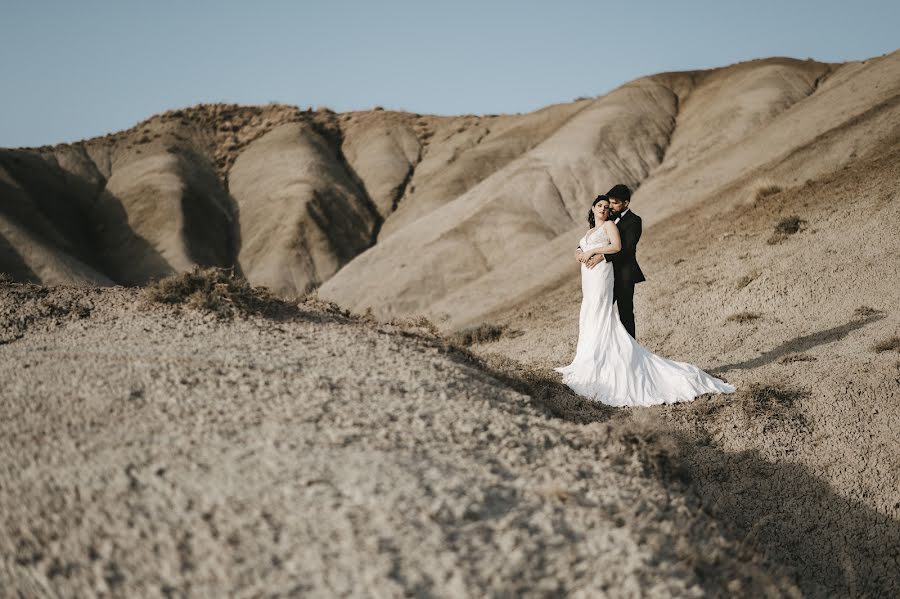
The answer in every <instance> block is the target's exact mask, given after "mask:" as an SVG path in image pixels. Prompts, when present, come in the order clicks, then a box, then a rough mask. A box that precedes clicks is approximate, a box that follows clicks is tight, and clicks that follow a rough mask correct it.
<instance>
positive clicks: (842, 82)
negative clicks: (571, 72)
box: [0, 52, 900, 597]
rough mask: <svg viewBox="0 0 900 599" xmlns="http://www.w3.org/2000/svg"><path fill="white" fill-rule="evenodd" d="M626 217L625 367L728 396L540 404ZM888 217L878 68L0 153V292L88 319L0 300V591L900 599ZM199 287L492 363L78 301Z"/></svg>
mask: <svg viewBox="0 0 900 599" xmlns="http://www.w3.org/2000/svg"><path fill="white" fill-rule="evenodd" d="M620 181H621V182H626V183H629V184H631V185H633V186H635V187H636V188H637V191H636V193H635V197H634V202H633V208H634V210H635V211H636V212H637V213H639V214H640V215H641V216H642V217H643V219H644V225H645V226H644V235H643V237H642V240H641V245H640V246H639V259H640V261H641V265H642V267H643V269H644V271H645V272H646V274H647V277H648V281H647V282H646V283H643V284H641V285H639V286H638V288H637V291H636V297H635V299H636V314H637V322H638V331H637V334H638V339H639V341H640V342H641V343H642V344H644V345H645V346H647V347H649V348H650V349H652V350H653V351H656V352H659V353H661V354H663V355H666V356H667V357H671V358H674V359H678V360H684V361H690V362H693V363H696V364H698V365H700V366H701V367H703V368H704V369H706V370H708V371H711V372H714V373H715V374H717V375H718V376H721V377H723V378H725V379H727V380H728V381H729V382H731V383H733V384H735V385H736V386H737V387H738V393H737V394H736V395H734V396H729V397H712V398H710V397H704V398H701V399H699V400H698V401H696V402H693V403H691V404H686V405H680V406H672V407H662V408H655V409H650V410H608V409H603V407H602V406H598V405H596V404H590V403H589V402H584V401H582V400H580V399H579V398H577V397H575V396H573V395H572V394H571V393H570V392H569V391H568V390H567V389H566V388H565V387H562V386H560V385H559V384H558V382H557V381H558V377H556V376H554V373H553V372H552V371H551V368H552V367H553V366H557V365H562V364H564V363H566V362H567V361H568V360H569V359H570V358H571V356H572V354H573V352H574V345H575V339H576V336H577V320H578V318H577V314H578V305H579V302H580V299H581V297H580V281H579V278H578V267H577V264H576V263H575V261H574V259H573V258H572V249H573V245H574V244H575V243H576V241H577V239H578V238H579V237H580V235H581V234H582V233H583V231H584V229H585V228H586V224H585V223H584V216H585V213H586V210H587V206H588V205H589V203H590V200H591V199H592V198H593V197H594V195H596V193H598V192H602V191H605V190H606V189H607V188H609V187H610V186H611V185H612V184H613V183H615V182H620ZM898 182H900V52H895V53H893V54H890V55H886V56H883V57H879V58H873V59H870V60H867V61H862V62H852V63H844V64H831V65H825V64H820V63H816V62H813V61H796V60H789V59H770V60H760V61H752V62H748V63H742V64H738V65H733V66H731V67H726V68H722V69H714V70H710V71H700V72H691V73H666V74H660V75H655V76H651V77H645V78H642V79H639V80H636V81H634V82H631V83H629V84H627V85H625V86H623V87H621V88H619V89H617V90H615V91H613V92H611V93H609V94H607V95H605V96H602V97H599V98H595V99H587V100H580V101H577V102H574V103H570V104H561V105H556V106H551V107H547V108H545V109H543V110H540V111H537V112H534V113H531V114H527V115H503V116H482V117H475V116H465V117H431V116H421V115H412V114H404V113H396V112H388V111H371V112H365V113H351V114H342V115H339V114H334V113H332V112H329V111H326V110H319V111H301V110H298V109H296V108H292V107H286V106H267V107H258V108H253V107H237V106H221V105H220V106H200V107H195V108H192V109H186V110H182V111H172V112H169V113H166V114H163V115H159V116H156V117H153V118H151V119H149V120H148V121H146V122H144V123H142V124H140V125H138V126H137V127H135V128H134V129H132V130H129V131H126V132H121V133H118V134H115V135H111V136H107V137H106V138H100V139H95V140H89V141H85V142H82V143H79V144H72V145H66V146H56V147H53V148H50V147H47V148H39V149H30V150H24V149H22V150H0V270H3V271H4V272H5V273H7V274H8V275H11V276H12V278H14V279H16V280H21V281H32V282H35V283H42V284H44V285H53V284H59V283H65V284H68V285H71V284H75V285H79V286H86V287H88V288H87V289H79V288H77V287H68V286H67V287H59V288H53V287H38V286H23V285H14V284H8V283H7V284H5V285H4V284H2V283H0V294H2V301H0V325H2V326H0V368H3V373H2V380H3V381H4V385H3V386H2V387H0V399H2V401H0V406H2V409H3V410H4V414H3V418H2V420H0V421H2V422H3V423H4V424H3V427H4V433H3V434H2V435H0V439H2V443H4V444H5V445H4V447H3V448H2V452H3V455H4V456H7V458H6V465H5V466H4V467H3V469H2V470H0V476H2V486H0V488H2V492H0V502H2V503H0V507H2V510H0V512H2V513H3V514H4V517H5V520H4V522H3V523H2V527H3V528H2V529H0V547H2V548H3V550H2V554H3V555H4V556H5V558H4V561H3V562H2V563H3V568H4V570H3V572H4V574H3V575H2V576H0V578H5V579H8V580H12V581H14V582H13V583H12V585H13V588H16V589H19V590H22V591H23V592H25V593H26V594H28V593H31V594H34V595H53V594H54V593H57V594H62V595H67V594H68V595H71V594H75V595H91V594H99V593H104V592H110V593H111V594H113V595H121V596H127V595H133V594H161V595H170V596H171V595H173V594H174V595H180V594H184V595H198V596H201V595H207V594H216V593H218V594H222V593H224V594H242V595H253V594H254V593H258V592H262V591H271V592H276V593H277V592H283V593H285V594H289V593H291V592H293V593H296V594H304V595H314V596H315V595H321V596H333V595H335V594H342V593H343V594H360V593H363V592H364V589H371V591H372V592H373V593H380V594H382V595H385V596H395V595H410V594H412V595H414V594H422V595H427V594H434V595H438V596H459V595H470V596H474V595H476V594H483V593H484V591H486V592H487V594H501V595H502V594H506V595H512V594H517V593H522V592H525V593H526V594H530V595H533V596H548V595H554V594H560V593H561V592H563V593H565V592H568V593H570V594H572V595H573V596H595V595H596V594H597V593H606V594H608V595H610V596H703V595H707V596H709V595H720V596H724V595H729V596H735V595H737V596H763V595H769V596H791V597H798V596H807V597H833V596H866V597H887V596H897V595H898V594H900V577H898V575H897V572H898V569H900V484H898V482H897V481H898V480H900V475H898V473H900V354H898V351H900V312H898V311H897V309H896V307H895V306H897V305H900V283H898V272H900V225H898V222H900V197H898V196H900V184H898ZM198 264H199V265H225V266H232V265H233V266H235V267H236V270H238V271H239V272H242V273H243V274H245V275H246V276H247V278H248V279H249V280H250V281H251V282H252V283H254V284H258V285H266V286H268V287H269V288H270V289H272V290H273V291H275V292H277V293H278V294H280V295H282V296H283V297H288V298H290V297H293V296H296V295H300V294H302V293H303V292H304V291H305V290H308V289H313V288H318V291H317V295H318V297H319V298H321V299H327V300H333V301H335V302H337V303H338V304H340V305H341V306H343V307H344V308H346V309H350V310H352V311H353V312H355V313H358V314H362V313H364V312H365V311H366V310H367V309H370V308H371V310H372V312H373V316H374V317H375V319H379V320H382V321H384V320H386V319H389V318H392V317H395V316H405V315H412V314H422V315H426V316H428V317H429V318H431V319H432V320H433V321H434V322H435V323H437V324H438V326H439V327H440V328H441V329H443V330H445V331H453V330H458V329H460V328H463V327H467V326H471V325H480V324H485V323H486V324H492V325H496V326H497V327H499V331H500V333H499V335H500V336H499V339H496V340H493V341H490V342H483V343H476V344H475V345H474V346H472V350H473V351H474V352H475V354H477V355H478V356H480V357H481V359H482V360H484V362H483V363H479V362H477V361H475V360H474V358H472V357H471V356H468V357H467V356H466V355H465V354H464V353H459V352H458V351H456V350H452V349H447V347H446V345H445V343H444V342H443V341H441V340H440V338H439V337H435V336H433V335H432V334H431V333H428V332H427V330H425V329H421V328H419V329H415V328H413V329H412V330H410V328H409V326H410V325H406V326H398V325H396V324H393V325H391V324H384V323H383V322H382V323H381V324H379V322H377V320H375V319H373V318H371V317H367V318H364V319H354V318H348V317H347V316H344V315H342V314H340V313H338V312H335V310H334V308H333V307H332V308H329V307H327V306H325V305H323V304H320V303H317V302H315V301H313V300H307V301H306V302H305V303H301V304H300V307H299V308H294V312H293V313H290V314H292V315H288V316H284V315H282V316H280V317H278V318H274V319H272V318H263V317H261V316H246V317H244V316H242V317H239V318H235V319H233V320H229V321H217V320H215V318H214V317H213V316H209V315H207V316H205V315H204V314H203V312H199V313H198V312H195V311H193V310H191V309H185V310H183V311H178V310H173V309H170V308H165V307H159V306H153V305H149V306H148V305H145V302H143V301H142V300H140V299H139V295H140V293H139V291H137V290H131V289H102V288H97V287H96V286H97V285H101V286H108V285H112V284H115V283H120V284H126V285H134V284H143V283H145V282H147V281H149V280H151V279H154V278H158V277H161V276H163V275H166V274H170V273H173V272H177V271H182V270H188V269H190V268H192V267H193V266H194V265H198ZM289 305H295V304H289ZM289 312H290V311H289ZM73 405H77V406H78V407H77V409H75V410H74V411H73ZM39 439H47V440H49V441H48V442H46V443H38V444H37V445H35V442H36V441H35V440H39ZM442 502H443V503H442ZM326 505H327V506H331V507H323V506H326ZM148 539H151V541H148ZM301 539H302V540H304V543H303V544H301V543H300V540H301ZM309 541H312V543H311V544H309V543H308V542H309ZM154 547H155V549H153V548H154ZM361 564H362V565H361ZM526 591H527V592H526Z"/></svg>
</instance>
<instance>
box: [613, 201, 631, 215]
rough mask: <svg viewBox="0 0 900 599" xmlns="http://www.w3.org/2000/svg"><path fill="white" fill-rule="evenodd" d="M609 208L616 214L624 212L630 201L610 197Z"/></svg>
mask: <svg viewBox="0 0 900 599" xmlns="http://www.w3.org/2000/svg"><path fill="white" fill-rule="evenodd" d="M609 209H610V210H612V211H613V212H615V213H616V214H622V213H623V212H624V211H625V210H627V209H628V202H623V201H622V200H620V199H619V198H609Z"/></svg>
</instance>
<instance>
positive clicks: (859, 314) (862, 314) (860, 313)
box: [853, 306, 881, 318]
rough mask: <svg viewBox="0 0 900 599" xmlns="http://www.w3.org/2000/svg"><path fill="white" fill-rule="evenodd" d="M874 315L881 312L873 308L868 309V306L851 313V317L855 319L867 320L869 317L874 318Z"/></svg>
mask: <svg viewBox="0 0 900 599" xmlns="http://www.w3.org/2000/svg"><path fill="white" fill-rule="evenodd" d="M876 314H881V310H876V309H875V308H870V307H869V306H860V307H859V308H857V309H856V310H854V311H853V316H855V317H856V318H868V317H870V316H875V315H876Z"/></svg>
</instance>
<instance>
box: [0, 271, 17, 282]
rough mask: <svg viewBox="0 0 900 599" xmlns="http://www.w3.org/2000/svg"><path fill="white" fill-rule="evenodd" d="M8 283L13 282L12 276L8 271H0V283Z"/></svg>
mask: <svg viewBox="0 0 900 599" xmlns="http://www.w3.org/2000/svg"><path fill="white" fill-rule="evenodd" d="M9 283H15V280H14V279H13V278H12V275H11V274H9V273H8V272H0V285H6V284H9Z"/></svg>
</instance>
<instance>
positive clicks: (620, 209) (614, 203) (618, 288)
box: [587, 183, 645, 337]
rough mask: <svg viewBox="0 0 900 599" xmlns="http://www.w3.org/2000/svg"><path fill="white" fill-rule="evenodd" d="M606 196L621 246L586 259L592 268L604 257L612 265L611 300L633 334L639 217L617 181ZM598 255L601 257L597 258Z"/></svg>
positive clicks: (638, 273)
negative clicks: (607, 252)
mask: <svg viewBox="0 0 900 599" xmlns="http://www.w3.org/2000/svg"><path fill="white" fill-rule="evenodd" d="M606 195H607V196H608V197H609V209H610V216H609V217H610V218H612V219H614V220H613V222H614V223H615V224H616V226H617V227H618V228H619V235H620V236H621V238H622V249H621V250H620V251H619V252H617V253H615V254H603V255H601V254H597V255H594V256H592V257H591V259H590V260H588V262H587V266H588V268H593V267H594V266H596V265H597V263H599V262H600V260H601V259H603V258H605V259H606V261H607V262H612V265H613V277H614V279H613V301H614V302H615V303H616V306H617V307H618V309H619V320H621V321H622V326H624V327H625V330H626V331H628V334H629V335H631V336H632V337H634V286H635V285H636V284H638V283H640V282H642V281H644V280H645V279H644V273H643V272H641V267H640V266H638V263H637V255H636V252H637V244H638V241H639V240H640V239H641V217H640V216H638V215H637V214H635V213H634V212H632V211H631V209H630V208H629V207H628V205H629V204H630V203H631V190H630V189H628V186H627V185H622V184H621V183H620V184H618V185H616V186H614V187H613V188H612V189H610V190H609V191H607V192H606ZM601 256H602V257H601Z"/></svg>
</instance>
